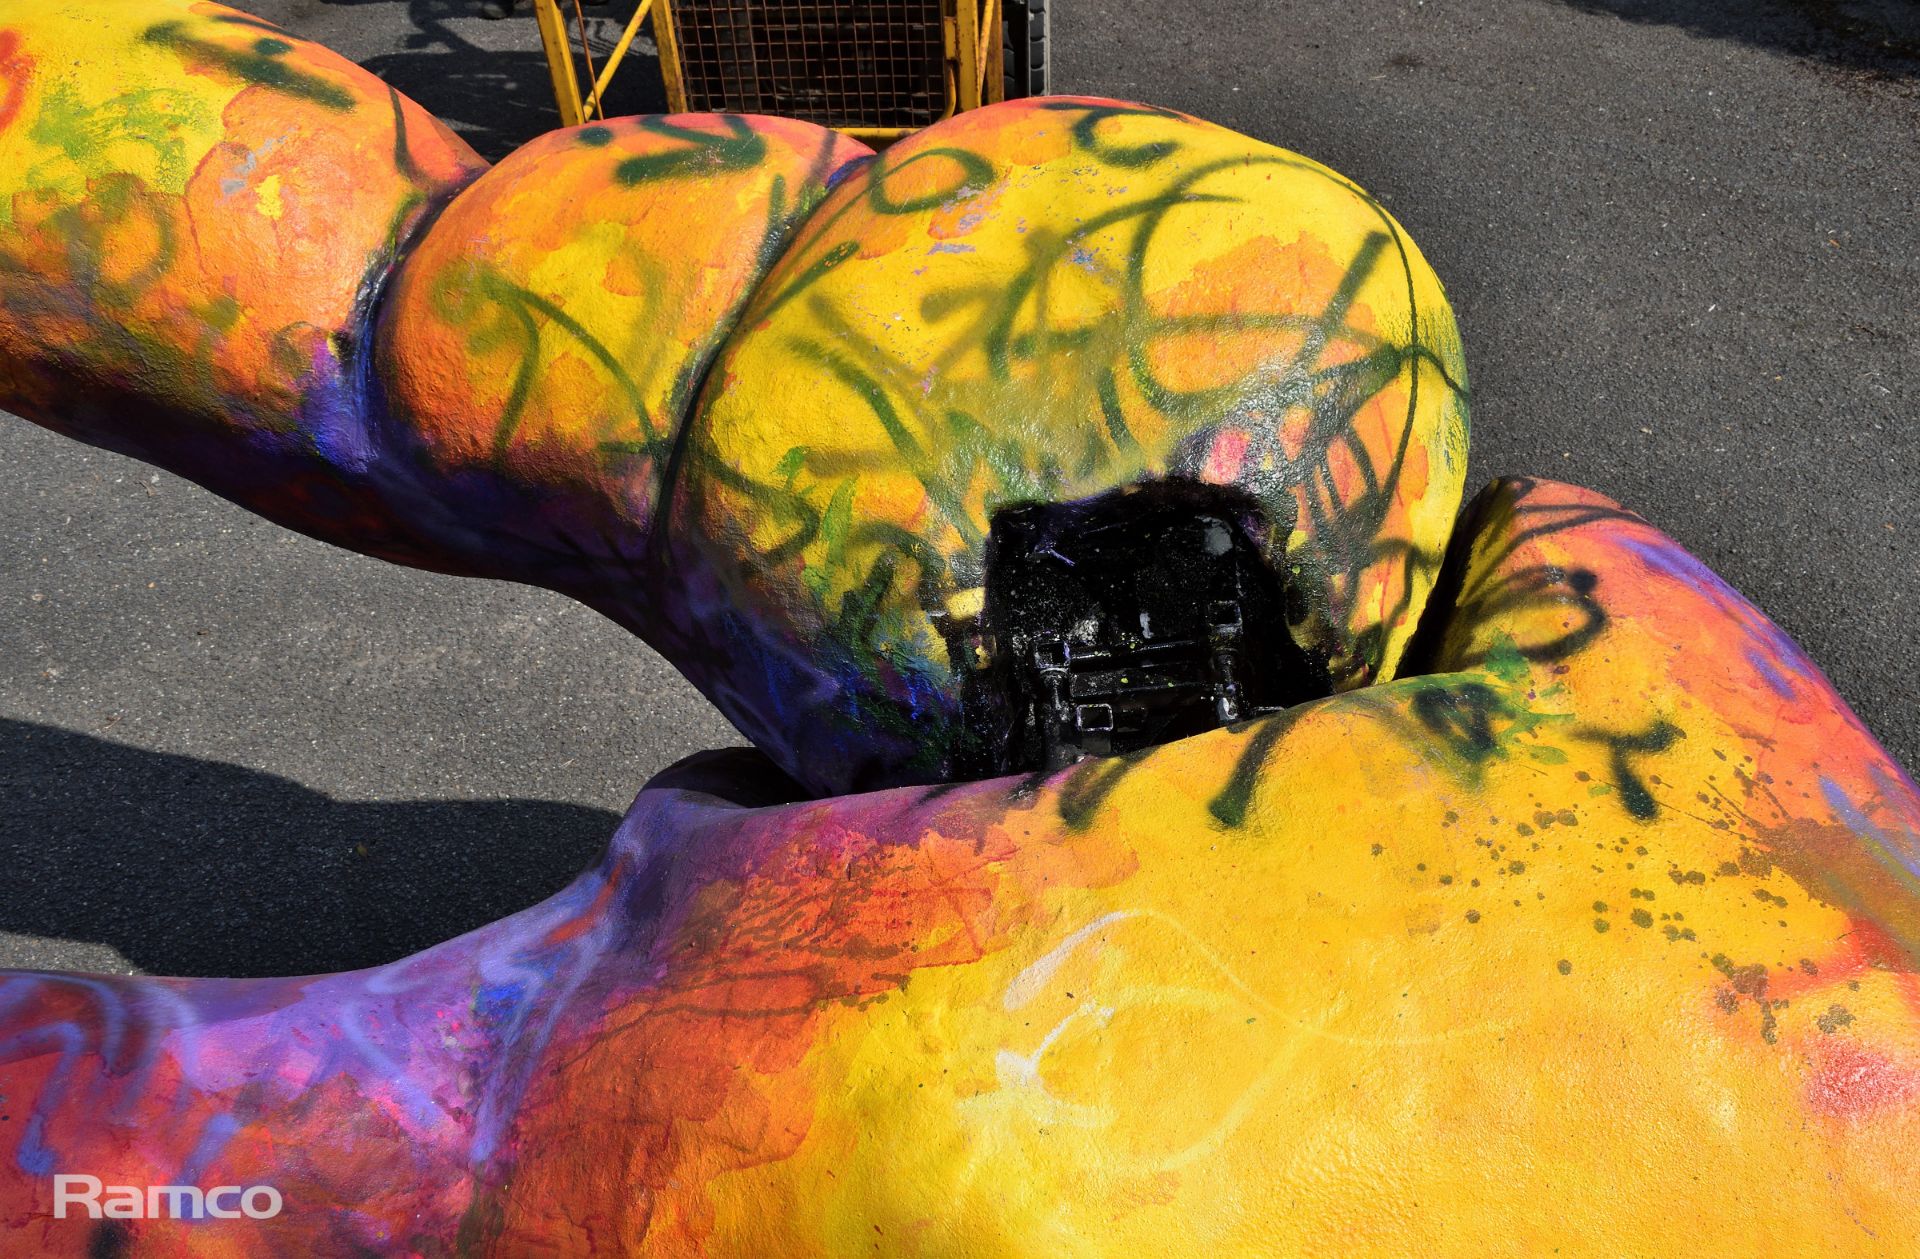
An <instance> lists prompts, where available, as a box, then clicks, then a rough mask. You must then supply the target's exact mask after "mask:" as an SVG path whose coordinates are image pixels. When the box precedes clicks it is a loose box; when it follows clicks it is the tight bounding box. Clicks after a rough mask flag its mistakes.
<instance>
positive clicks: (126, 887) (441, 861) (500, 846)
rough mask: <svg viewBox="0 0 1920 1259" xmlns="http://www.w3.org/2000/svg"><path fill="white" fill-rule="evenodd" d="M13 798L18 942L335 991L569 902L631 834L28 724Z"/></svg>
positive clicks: (5, 778)
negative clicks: (347, 794)
mask: <svg viewBox="0 0 1920 1259" xmlns="http://www.w3.org/2000/svg"><path fill="white" fill-rule="evenodd" d="M0 799H3V800H5V801H6V803H7V810H6V813H5V815H4V817H0V868H4V869H5V870H6V872H7V876H8V877H7V890H6V894H5V895H4V896H0V930H5V931H15V932H22V933H26V934H30V935H36V936H48V937H55V938H60V939H68V940H84V941H91V942H97V943H102V944H107V945H110V946H112V947H113V948H114V949H117V950H118V951H119V952H120V954H121V956H123V957H125V958H126V959H127V960H128V961H129V962H131V963H133V964H134V965H135V966H138V967H140V968H141V969H143V970H146V971H148V972H149V973H152V974H160V975H240V976H258V975H299V974H317V973H321V972H326V971H336V970H354V969H358V968H360V967H364V966H374V965H378V964H380V963H383V962H388V961H392V960H394V959H395V958H399V957H404V956H406V955H407V954H409V953H415V952H418V951H419V950H421V949H423V948H426V947H428V946H429V945H433V944H437V943H439V942H440V941H442V940H446V939H449V938H451V937H453V936H456V935H459V934H461V933H462V932H465V931H470V930H472V929H473V928H475V927H479V926H483V925H485V924H486V923H489V922H492V921H494V920H495V919H497V918H501V917H503V916H505V915H507V914H510V913H513V912H514V911H516V910H519V909H524V908H526V907H527V906H529V905H532V904H534V903H536V902H538V901H540V900H542V899H544V898H545V897H547V896H549V895H551V894H552V893H553V892H555V891H558V890H559V889H560V888H561V887H563V886H565V885H566V884H567V883H568V882H569V881H570V880H571V879H572V878H573V877H574V876H575V875H576V874H578V873H579V872H580V870H581V869H583V868H584V867H586V866H587V865H589V864H590V863H592V862H594V861H596V860H598V859H599V857H600V854H601V853H602V851H603V850H604V849H605V848H606V844H607V840H608V837H609V836H611V835H612V834H613V830H614V827H615V826H617V825H618V824H619V821H620V818H619V815H618V814H615V813H612V812H610V811H607V810H604V809H594V808H586V807H582V806H578V805H569V804H553V803H547V802H544V801H535V800H501V801H459V800H445V801H441V800H418V801H406V802H401V803H393V804H364V803H355V802H351V801H342V800H334V799H332V798H330V797H328V796H325V795H322V794H321V793H319V792H316V791H311V790H309V789H307V788H305V787H302V786H300V785H299V784H297V783H293V782H289V781H288V780H286V779H284V778H277V777H275V776H273V775H271V774H263V773H259V772H257V771H254V770H250V769H242V768H240V767H239V766H236V765H226V764H221V763H219V762H215V761H203V760H198V759H195V758H193V757H189V756H174V755H169V754H165V753H159V752H146V751H141V750H139V749H137V748H130V747H126V746H124V745H122V744H118V743H112V742H109V741H108V740H105V739H97V738H93V737H91V736H88V735H83V734H75V733H73V732H71V731H67V730H60V729H56V728H53V727H49V726H42V725H36V724H33V723H29V722H22V721H10V720H0ZM448 853H459V854H461V856H460V859H459V860H458V862H457V863H454V864H449V863H448V861H447V857H446V854H448ZM210 887H212V888H220V889H222V894H221V895H219V896H217V897H214V898H209V897H208V896H207V894H206V889H207V888H210Z"/></svg>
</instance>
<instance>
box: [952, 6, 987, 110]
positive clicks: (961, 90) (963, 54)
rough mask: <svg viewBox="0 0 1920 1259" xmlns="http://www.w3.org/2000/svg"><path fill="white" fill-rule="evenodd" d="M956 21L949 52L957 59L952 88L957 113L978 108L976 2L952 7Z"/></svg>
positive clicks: (978, 52) (978, 29) (978, 14)
mask: <svg viewBox="0 0 1920 1259" xmlns="http://www.w3.org/2000/svg"><path fill="white" fill-rule="evenodd" d="M954 8H955V10H956V13H955V17H956V18H957V19H958V21H957V25H956V29H955V30H954V32H953V36H954V38H953V43H954V45H955V47H954V48H953V49H952V51H953V52H954V53H957V54H958V56H957V57H956V58H955V59H956V61H957V62H958V64H957V65H956V66H955V68H954V76H953V77H954V86H955V87H956V88H957V89H958V99H957V100H955V101H954V102H953V104H954V109H955V110H956V111H963V110H968V109H978V108H979V107H980V9H979V5H978V0H959V3H957V4H956V5H954Z"/></svg>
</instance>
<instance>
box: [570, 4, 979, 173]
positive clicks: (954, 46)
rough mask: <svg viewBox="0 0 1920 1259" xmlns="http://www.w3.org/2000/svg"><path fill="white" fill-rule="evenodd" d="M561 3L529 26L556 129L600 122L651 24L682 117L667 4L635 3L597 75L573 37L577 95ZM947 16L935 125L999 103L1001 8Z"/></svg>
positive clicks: (871, 135) (889, 132) (885, 133)
mask: <svg viewBox="0 0 1920 1259" xmlns="http://www.w3.org/2000/svg"><path fill="white" fill-rule="evenodd" d="M566 2H567V0H533V12H534V18H535V20H536V21H537V22H538V23H539V26H540V43H541V46H542V47H543V48H544V49H545V50H546V54H547V71H548V73H549V74H550V75H551V76H552V77H553V96H554V100H555V102H557V103H558V105H559V106H560V122H561V125H563V126H567V127H577V126H579V125H580V124H582V123H584V122H587V121H589V120H591V119H594V118H605V117H606V116H607V111H606V108H605V107H604V105H603V104H602V102H603V100H604V98H605V96H606V92H607V85H608V84H610V83H612V82H613V76H614V72H615V71H617V70H618V69H619V68H620V66H621V64H622V63H623V62H625V61H626V58H627V51H628V50H629V49H630V48H632V47H633V41H634V37H635V36H637V35H638V34H639V33H640V24H641V23H642V22H645V21H646V20H647V19H648V18H649V17H651V18H652V19H653V41H654V43H655V44H656V45H657V46H658V47H659V49H660V77H661V79H662V80H663V82H664V84H665V86H666V89H667V108H668V109H669V110H670V111H672V112H673V113H677V114H678V113H685V112H687V90H686V84H685V83H684V82H683V81H682V79H681V77H680V45H679V43H678V41H676V40H675V38H674V29H673V3H672V0H640V5H639V7H638V8H636V9H635V10H634V11H633V16H632V17H631V18H629V19H627V25H626V29H625V30H623V31H622V32H621V33H620V39H619V41H618V42H617V43H615V44H614V46H613V51H612V52H611V53H609V54H608V55H607V61H606V64H605V65H604V66H601V67H600V68H599V69H598V70H597V71H596V70H595V69H594V66H593V59H592V57H591V56H590V55H588V54H587V53H586V31H585V30H584V29H582V30H581V32H580V45H581V49H580V51H581V54H582V58H583V60H584V61H585V64H586V67H587V71H588V73H589V74H592V75H593V82H592V84H591V85H589V87H588V88H587V91H586V92H585V93H584V94H583V93H582V92H581V90H580V76H579V74H578V73H577V71H576V69H575V64H574V44H573V28H572V27H571V26H570V25H569V23H568V21H567V16H566V14H565V13H564V12H563V11H562V9H561V5H562V4H563V3H566ZM947 3H948V11H947V13H946V14H945V16H944V17H943V18H942V20H941V23H940V29H941V38H942V43H943V45H944V47H943V48H942V50H941V51H942V54H943V56H944V59H945V61H946V86H947V103H946V108H945V109H944V110H943V111H942V112H941V115H940V116H941V117H942V118H951V117H952V116H953V115H954V114H957V113H961V112H963V111H965V110H969V109H977V108H979V107H980V106H981V105H986V104H991V103H993V102H995V101H998V100H1001V99H1002V98H1003V97H1004V96H1005V90H1004V85H1003V83H1002V82H1001V77H1000V75H998V74H995V73H991V71H992V69H993V68H994V67H997V66H998V65H999V64H1000V62H1001V58H1002V56H1003V55H1004V54H1003V52H1002V41H1001V21H1000V0H947ZM840 130H841V131H843V132H845V133H846V134H848V135H850V136H854V137H857V138H858V139H861V140H868V141H874V142H877V143H882V144H884V143H886V142H888V141H890V140H897V139H899V138H900V137H901V136H904V135H909V134H911V133H912V131H913V128H911V127H855V126H849V127H841V128H840Z"/></svg>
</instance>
